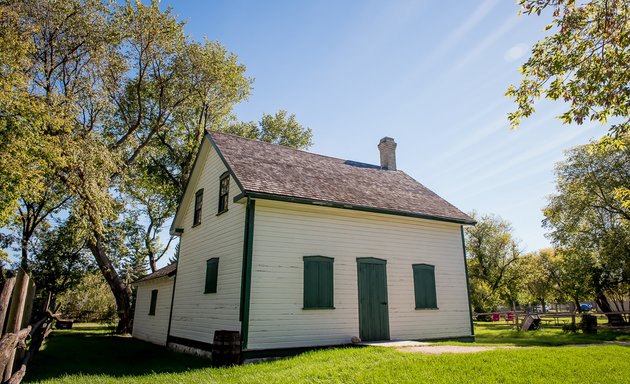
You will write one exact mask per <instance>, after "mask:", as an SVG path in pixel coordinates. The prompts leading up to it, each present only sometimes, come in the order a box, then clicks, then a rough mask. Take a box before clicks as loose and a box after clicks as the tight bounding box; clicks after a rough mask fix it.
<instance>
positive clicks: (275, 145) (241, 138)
mask: <svg viewBox="0 0 630 384" xmlns="http://www.w3.org/2000/svg"><path fill="white" fill-rule="evenodd" d="M206 132H207V133H208V134H210V135H212V134H213V133H218V134H220V135H226V136H232V137H235V138H236V139H240V140H249V141H254V142H256V143H262V144H265V145H271V146H274V147H280V148H285V149H288V150H291V151H296V152H301V153H306V154H309V155H314V156H319V157H325V158H327V159H334V160H340V161H344V162H345V161H354V162H355V163H361V164H366V165H370V166H373V167H378V168H381V167H380V166H379V165H376V164H371V163H365V162H363V161H357V160H351V159H344V158H341V157H335V156H327V155H322V154H321V153H315V152H309V151H307V150H304V149H298V148H293V147H289V146H286V145H282V144H275V143H270V142H268V141H262V140H258V139H250V138H249V137H243V136H239V135H235V134H233V133H227V132H222V131H216V130H208V129H206ZM391 171H392V170H388V172H391ZM394 172H398V170H395V171H394Z"/></svg>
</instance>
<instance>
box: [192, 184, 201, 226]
mask: <svg viewBox="0 0 630 384" xmlns="http://www.w3.org/2000/svg"><path fill="white" fill-rule="evenodd" d="M202 206H203V189H200V190H198V191H197V193H196V194H195V211H194V217H193V226H195V225H198V224H200V223H201V207H202Z"/></svg>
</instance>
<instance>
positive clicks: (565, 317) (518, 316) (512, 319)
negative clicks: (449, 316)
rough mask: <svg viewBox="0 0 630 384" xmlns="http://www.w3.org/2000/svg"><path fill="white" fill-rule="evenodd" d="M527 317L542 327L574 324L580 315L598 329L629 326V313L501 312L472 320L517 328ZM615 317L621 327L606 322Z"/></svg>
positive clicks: (482, 315)
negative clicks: (594, 320) (589, 318)
mask: <svg viewBox="0 0 630 384" xmlns="http://www.w3.org/2000/svg"><path fill="white" fill-rule="evenodd" d="M528 315H536V316H538V317H539V318H540V323H541V325H542V326H544V327H550V328H554V327H558V328H559V327H562V326H564V325H568V324H574V325H575V324H576V323H577V322H579V321H580V320H581V316H582V315H591V316H595V317H597V318H598V324H599V325H598V327H606V328H615V329H617V328H628V327H629V324H630V312H597V311H592V312H584V313H577V312H540V313H539V312H526V311H501V312H490V313H475V314H474V320H475V321H482V320H481V319H485V321H488V322H496V323H497V324H498V325H506V326H512V327H519V326H520V325H521V324H522V321H523V320H524V319H525V318H526V317H527V316H528ZM610 315H615V316H620V317H621V319H622V320H623V323H624V324H623V325H611V324H609V321H608V316H610Z"/></svg>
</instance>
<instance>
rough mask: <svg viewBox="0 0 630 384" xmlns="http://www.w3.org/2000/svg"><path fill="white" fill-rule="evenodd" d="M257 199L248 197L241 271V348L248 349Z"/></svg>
mask: <svg viewBox="0 0 630 384" xmlns="http://www.w3.org/2000/svg"><path fill="white" fill-rule="evenodd" d="M255 211H256V201H255V200H252V199H251V198H249V197H248V198H247V207H246V209H245V229H244V236H243V267H242V273H241V305H240V312H239V320H240V321H241V348H242V349H244V350H245V349H247V339H248V335H249V304H250V298H251V290H252V249H253V243H254V216H255Z"/></svg>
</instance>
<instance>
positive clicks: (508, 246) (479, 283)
mask: <svg viewBox="0 0 630 384" xmlns="http://www.w3.org/2000/svg"><path fill="white" fill-rule="evenodd" d="M471 217H472V218H473V219H475V220H476V221H477V224H476V225H475V226H472V227H467V228H466V230H465V236H466V256H467V260H466V261H467V263H468V274H469V277H470V288H471V301H472V305H473V309H474V311H475V312H488V311H490V310H494V309H496V307H497V306H498V305H499V304H500V302H501V299H502V298H503V297H504V296H505V291H506V288H507V285H506V279H505V278H506V276H507V275H508V274H509V273H510V269H511V268H513V266H512V265H513V263H514V262H515V261H516V260H517V259H518V258H519V256H520V254H521V252H520V250H519V248H518V243H517V241H516V240H515V239H514V238H513V237H512V226H511V225H510V223H509V222H507V221H505V220H503V219H502V218H500V217H498V216H494V215H484V216H482V217H481V218H478V215H477V213H476V212H472V213H471Z"/></svg>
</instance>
